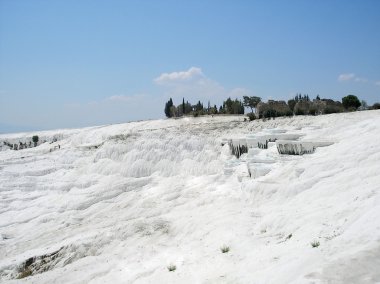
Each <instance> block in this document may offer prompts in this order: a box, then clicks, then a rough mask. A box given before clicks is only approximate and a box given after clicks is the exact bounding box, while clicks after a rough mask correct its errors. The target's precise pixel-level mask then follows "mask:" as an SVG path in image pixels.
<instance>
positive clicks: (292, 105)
mask: <svg viewBox="0 0 380 284" xmlns="http://www.w3.org/2000/svg"><path fill="white" fill-rule="evenodd" d="M296 103H297V101H296V100H293V99H291V100H288V106H289V108H290V110H291V111H292V112H293V111H294V107H295V106H296Z"/></svg>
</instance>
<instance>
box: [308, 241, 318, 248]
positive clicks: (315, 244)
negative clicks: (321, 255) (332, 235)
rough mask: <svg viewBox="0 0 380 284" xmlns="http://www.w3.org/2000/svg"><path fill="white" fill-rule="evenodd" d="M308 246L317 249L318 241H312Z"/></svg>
mask: <svg viewBox="0 0 380 284" xmlns="http://www.w3.org/2000/svg"><path fill="white" fill-rule="evenodd" d="M310 244H311V247H313V248H317V247H319V245H320V243H319V241H313V242H311V243H310Z"/></svg>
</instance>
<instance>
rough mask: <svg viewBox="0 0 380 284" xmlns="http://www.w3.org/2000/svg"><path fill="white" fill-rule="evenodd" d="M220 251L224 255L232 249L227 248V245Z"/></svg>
mask: <svg viewBox="0 0 380 284" xmlns="http://www.w3.org/2000/svg"><path fill="white" fill-rule="evenodd" d="M220 251H221V252H222V253H227V252H229V251H230V247H229V246H226V245H223V246H222V247H221V248H220Z"/></svg>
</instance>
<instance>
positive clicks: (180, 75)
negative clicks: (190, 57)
mask: <svg viewBox="0 0 380 284" xmlns="http://www.w3.org/2000/svg"><path fill="white" fill-rule="evenodd" d="M202 77H204V75H203V73H202V69H201V68H199V67H191V68H190V69H189V70H187V71H178V72H172V73H162V74H161V75H160V76H158V77H157V78H155V79H154V82H155V83H156V84H160V85H162V84H171V83H181V82H186V81H190V80H192V79H197V78H202Z"/></svg>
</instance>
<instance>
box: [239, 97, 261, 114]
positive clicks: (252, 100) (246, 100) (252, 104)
mask: <svg viewBox="0 0 380 284" xmlns="http://www.w3.org/2000/svg"><path fill="white" fill-rule="evenodd" d="M259 102H261V98H260V97H255V96H253V97H248V96H243V105H244V106H245V107H249V108H250V109H251V112H252V113H253V109H254V108H256V107H257V105H258V104H259Z"/></svg>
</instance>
